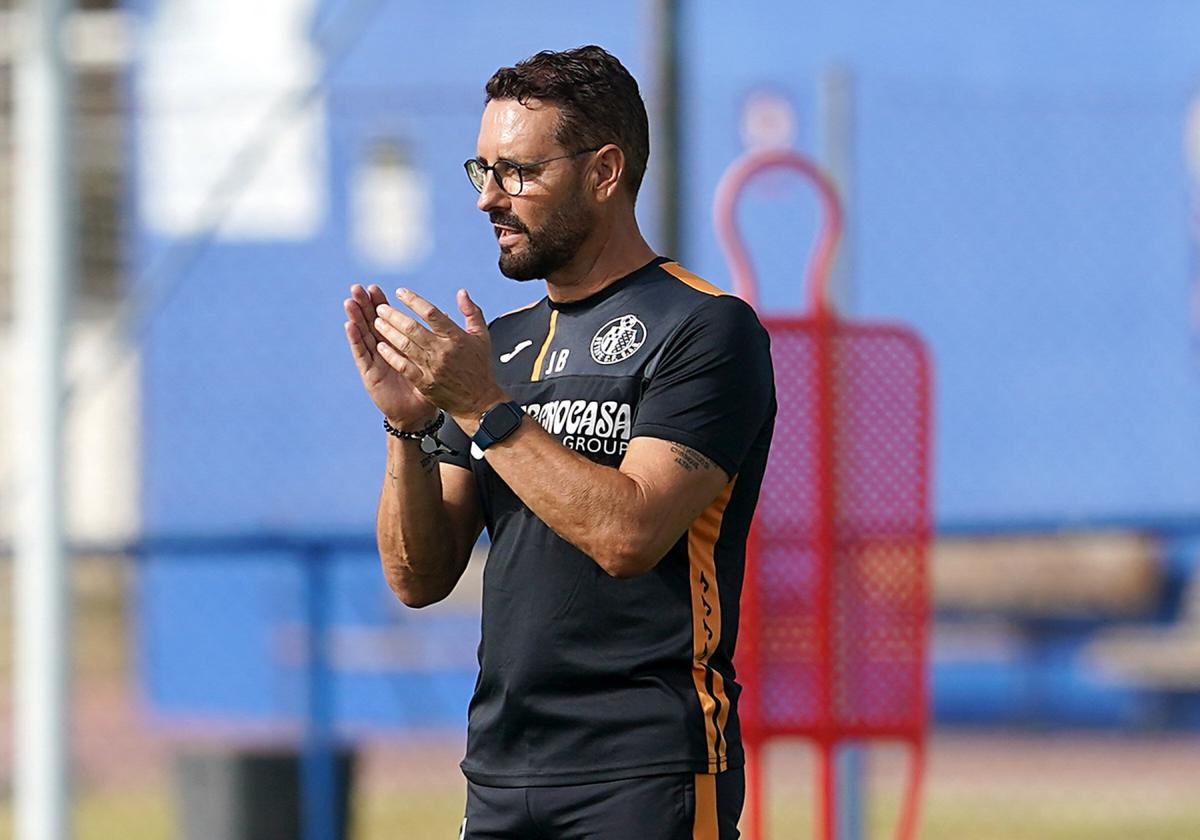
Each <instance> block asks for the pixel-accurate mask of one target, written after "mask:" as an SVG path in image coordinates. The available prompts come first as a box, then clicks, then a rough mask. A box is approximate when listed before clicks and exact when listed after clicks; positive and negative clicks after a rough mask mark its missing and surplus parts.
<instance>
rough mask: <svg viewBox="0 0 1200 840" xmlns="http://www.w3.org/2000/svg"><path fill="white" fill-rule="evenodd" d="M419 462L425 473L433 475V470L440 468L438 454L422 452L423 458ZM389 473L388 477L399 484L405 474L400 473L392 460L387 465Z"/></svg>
mask: <svg viewBox="0 0 1200 840" xmlns="http://www.w3.org/2000/svg"><path fill="white" fill-rule="evenodd" d="M418 463H419V464H420V465H421V472H423V473H424V474H425V475H432V474H433V471H434V470H436V469H437V468H438V459H437V456H436V455H429V454H427V453H424V452H422V453H421V460H420V461H418ZM387 475H388V478H389V479H391V480H392V483H393V484H399V483H400V480H401V479H402V478H403V476H402V475H401V474H400V470H399V468H397V467H396V466H394V465H393V464H392V463H391V462H390V461H389V462H388V465H387Z"/></svg>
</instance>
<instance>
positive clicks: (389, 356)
mask: <svg viewBox="0 0 1200 840" xmlns="http://www.w3.org/2000/svg"><path fill="white" fill-rule="evenodd" d="M379 355H380V356H381V357H382V358H383V360H384V361H385V362H387V363H388V365H390V366H391V368H392V369H393V370H395V371H396V372H397V373H399V374H400V375H401V376H403V377H404V378H405V379H407V380H408V381H409V382H411V383H412V385H413V387H414V388H417V389H418V390H420V389H421V386H422V385H423V384H425V372H424V371H423V370H422V369H421V367H420V366H419V365H417V364H416V363H415V362H413V360H412V359H409V358H408V357H407V356H405V355H404V354H403V353H401V352H400V351H398V350H397V349H396V348H395V347H392V346H391V345H390V344H388V343H387V342H380V343H379Z"/></svg>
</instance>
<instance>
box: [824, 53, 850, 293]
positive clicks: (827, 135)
mask: <svg viewBox="0 0 1200 840" xmlns="http://www.w3.org/2000/svg"><path fill="white" fill-rule="evenodd" d="M819 96H820V100H819V101H820V111H821V157H822V159H823V162H824V164H825V171H826V172H828V173H829V175H830V177H832V178H833V182H834V184H836V185H837V189H838V195H839V196H840V197H841V199H842V208H843V210H844V211H845V212H844V215H845V219H846V222H845V230H844V233H843V237H842V247H841V248H840V249H839V250H838V254H837V259H836V261H835V262H834V266H833V274H832V276H831V277H830V279H829V298H830V301H831V302H832V303H833V305H834V308H835V309H836V310H837V311H839V312H843V313H849V312H853V311H854V304H855V295H854V261H853V255H854V240H855V237H854V230H855V224H854V223H855V215H854V210H855V201H854V151H855V150H854V130H855V126H854V77H853V75H851V73H850V70H849V69H848V68H846V67H844V66H842V65H839V64H835V65H832V66H831V67H829V68H828V69H827V70H826V71H825V72H824V73H823V74H822V75H821V82H820V94H819Z"/></svg>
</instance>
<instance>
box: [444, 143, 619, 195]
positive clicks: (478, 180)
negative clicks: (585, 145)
mask: <svg viewBox="0 0 1200 840" xmlns="http://www.w3.org/2000/svg"><path fill="white" fill-rule="evenodd" d="M599 150H600V147H599V146H597V147H596V148H595V149H581V150H580V151H578V152H572V153H571V154H568V155H559V156H558V157H552V158H546V159H545V160H535V161H533V162H531V163H517V162H515V161H511V160H505V159H504V158H501V159H500V160H498V161H496V162H495V163H493V164H492V165H491V166H488V165H487V164H485V163H484V162H483V161H481V160H479V159H478V158H471V159H470V160H468V161H466V162H465V163H463V168H464V169H466V170H467V177H468V178H470V179H471V186H473V187H474V188H475V191H476V192H483V186H484V184H486V183H487V174H488V173H489V172H491V173H492V174H493V175H494V176H495V177H496V183H497V184H499V185H500V189H501V190H503V191H504V192H505V193H506V194H508V195H520V194H521V190H523V189H525V170H526V169H533V168H534V167H538V166H542V165H543V164H547V163H552V162H554V161H556V160H566V159H567V158H573V157H579V156H580V155H586V154H587V153H588V152H597V151H599Z"/></svg>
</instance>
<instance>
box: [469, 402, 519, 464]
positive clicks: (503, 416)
mask: <svg viewBox="0 0 1200 840" xmlns="http://www.w3.org/2000/svg"><path fill="white" fill-rule="evenodd" d="M524 419H525V412H524V411H523V410H522V409H521V406H520V405H519V404H518V403H516V402H514V401H509V402H502V403H500V404H499V405H496V406H493V407H491V408H489V409H488V410H487V411H485V412H484V413H483V416H481V417H480V418H479V428H478V429H477V430H476V431H475V434H474V435H473V436H472V437H471V455H472V457H474V458H475V459H476V460H479V459H481V458H483V451H484V450H485V449H487V448H488V447H489V446H491V445H492V444H495V443H499V442H500V441H502V440H504V439H505V438H507V437H509V436H510V435H512V433H513V432H515V431H516V430H517V429H519V428H520V427H521V421H522V420H524Z"/></svg>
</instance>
